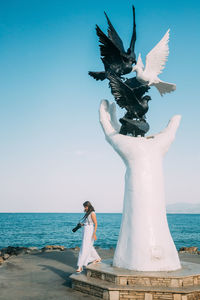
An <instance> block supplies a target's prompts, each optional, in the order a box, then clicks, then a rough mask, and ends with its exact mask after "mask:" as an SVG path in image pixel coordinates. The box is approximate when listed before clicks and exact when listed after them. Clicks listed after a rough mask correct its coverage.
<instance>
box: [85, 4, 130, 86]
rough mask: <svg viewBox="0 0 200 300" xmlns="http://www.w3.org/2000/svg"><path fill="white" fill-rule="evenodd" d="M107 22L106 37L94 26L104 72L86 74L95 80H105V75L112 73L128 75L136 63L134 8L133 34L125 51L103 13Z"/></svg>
mask: <svg viewBox="0 0 200 300" xmlns="http://www.w3.org/2000/svg"><path fill="white" fill-rule="evenodd" d="M105 16H106V19H107V22H108V36H107V35H105V34H104V33H103V31H102V30H101V29H100V28H99V26H98V25H96V33H97V36H98V37H99V42H100V45H99V46H100V52H101V59H102V61H103V64H104V67H105V71H102V72H93V71H89V72H88V74H89V75H90V76H92V77H93V78H94V79H96V80H104V79H106V78H107V73H108V72H112V73H115V74H117V75H118V76H119V77H121V75H125V74H128V73H130V72H131V71H132V66H133V64H135V63H136V55H135V52H134V48H135V41H136V24H135V8H134V6H133V33H132V38H131V42H130V46H129V48H128V50H127V51H125V49H124V45H123V42H122V40H121V38H120V37H119V35H118V33H117V32H116V30H115V29H114V27H113V25H112V23H111V22H110V20H109V18H108V16H107V14H106V13H105Z"/></svg>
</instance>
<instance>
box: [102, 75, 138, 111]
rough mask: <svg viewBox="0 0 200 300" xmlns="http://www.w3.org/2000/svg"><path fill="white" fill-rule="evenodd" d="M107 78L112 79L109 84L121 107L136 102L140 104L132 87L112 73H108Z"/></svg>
mask: <svg viewBox="0 0 200 300" xmlns="http://www.w3.org/2000/svg"><path fill="white" fill-rule="evenodd" d="M107 78H108V79H109V81H110V82H109V86H110V88H111V92H112V94H113V96H114V97H115V100H116V102H117V104H118V105H119V106H120V107H121V108H124V107H126V106H127V105H134V102H137V104H138V101H137V98H136V97H135V95H134V92H133V91H132V89H131V88H130V87H129V86H128V85H126V84H125V83H124V82H122V81H121V80H120V78H119V77H117V76H116V75H114V74H111V73H110V74H108V75H107Z"/></svg>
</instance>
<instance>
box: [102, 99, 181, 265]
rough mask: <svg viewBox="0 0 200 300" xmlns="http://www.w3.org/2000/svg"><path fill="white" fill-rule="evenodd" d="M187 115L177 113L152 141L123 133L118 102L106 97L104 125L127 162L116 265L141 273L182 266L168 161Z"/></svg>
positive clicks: (103, 113) (110, 139) (106, 134)
mask: <svg viewBox="0 0 200 300" xmlns="http://www.w3.org/2000/svg"><path fill="white" fill-rule="evenodd" d="M180 119H181V117H180V116H179V115H176V116H174V117H173V118H172V119H171V121H170V122H169V124H168V126H167V127H166V129H165V130H163V131H162V132H160V133H158V134H155V135H154V136H153V137H154V138H151V139H147V138H145V137H131V136H124V135H122V134H119V128H120V125H119V123H118V122H117V119H116V114H115V104H114V103H113V104H110V103H109V102H108V101H105V100H103V101H102V103H101V105H100V123H101V126H102V128H103V131H104V134H105V138H106V140H107V141H108V143H109V144H110V145H111V146H112V147H113V149H114V150H115V151H116V152H117V153H118V154H119V155H120V157H121V158H122V160H123V162H124V163H125V165H126V175H125V191H124V204H123V214H122V221H121V228H120V233H119V238H118V242H117V247H116V250H115V254H114V258H113V266H116V267H121V268H125V269H131V270H137V271H173V270H177V269H180V268H181V265H180V261H179V257H178V253H177V250H176V248H175V245H174V242H173V240H172V237H171V234H170V231H169V227H168V223H167V218H166V208H165V196H164V194H165V193H164V180H163V169H162V160H163V157H164V154H165V153H166V152H167V150H168V149H169V147H170V145H171V143H172V141H173V140H174V138H175V133H176V130H177V128H178V126H179V122H180Z"/></svg>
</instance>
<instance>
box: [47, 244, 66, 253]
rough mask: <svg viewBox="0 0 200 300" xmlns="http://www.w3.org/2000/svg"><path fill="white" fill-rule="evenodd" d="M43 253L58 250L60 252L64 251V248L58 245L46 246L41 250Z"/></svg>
mask: <svg viewBox="0 0 200 300" xmlns="http://www.w3.org/2000/svg"><path fill="white" fill-rule="evenodd" d="M41 250H42V251H43V252H44V251H45V252H48V251H53V250H60V251H64V250H65V247H64V246H60V245H46V246H45V247H43V248H42V249H41Z"/></svg>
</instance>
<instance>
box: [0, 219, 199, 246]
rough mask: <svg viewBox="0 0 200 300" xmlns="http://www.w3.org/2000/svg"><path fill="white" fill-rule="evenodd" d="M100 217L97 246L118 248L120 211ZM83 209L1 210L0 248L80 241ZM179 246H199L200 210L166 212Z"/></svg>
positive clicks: (76, 242)
mask: <svg viewBox="0 0 200 300" xmlns="http://www.w3.org/2000/svg"><path fill="white" fill-rule="evenodd" d="M96 216H97V220H98V228H97V240H96V241H95V244H94V245H95V246H99V247H100V248H104V249H109V248H115V247H116V244H117V239H118V235H119V230H120V224H121V217H122V214H121V213H96ZM82 217H83V213H0V249H1V248H4V247H8V246H14V247H16V246H19V247H38V248H42V247H44V246H45V245H64V246H65V247H66V248H73V247H76V246H79V247H80V245H81V238H82V228H81V229H79V230H78V231H76V232H75V233H74V232H72V229H73V228H74V227H75V226H76V224H77V223H78V222H79V220H80V219H81V218H82ZM167 219H168V224H169V228H170V231H171V235H172V238H173V240H174V242H175V245H176V248H177V250H179V248H180V247H190V246H197V247H198V248H199V249H200V214H167Z"/></svg>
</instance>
